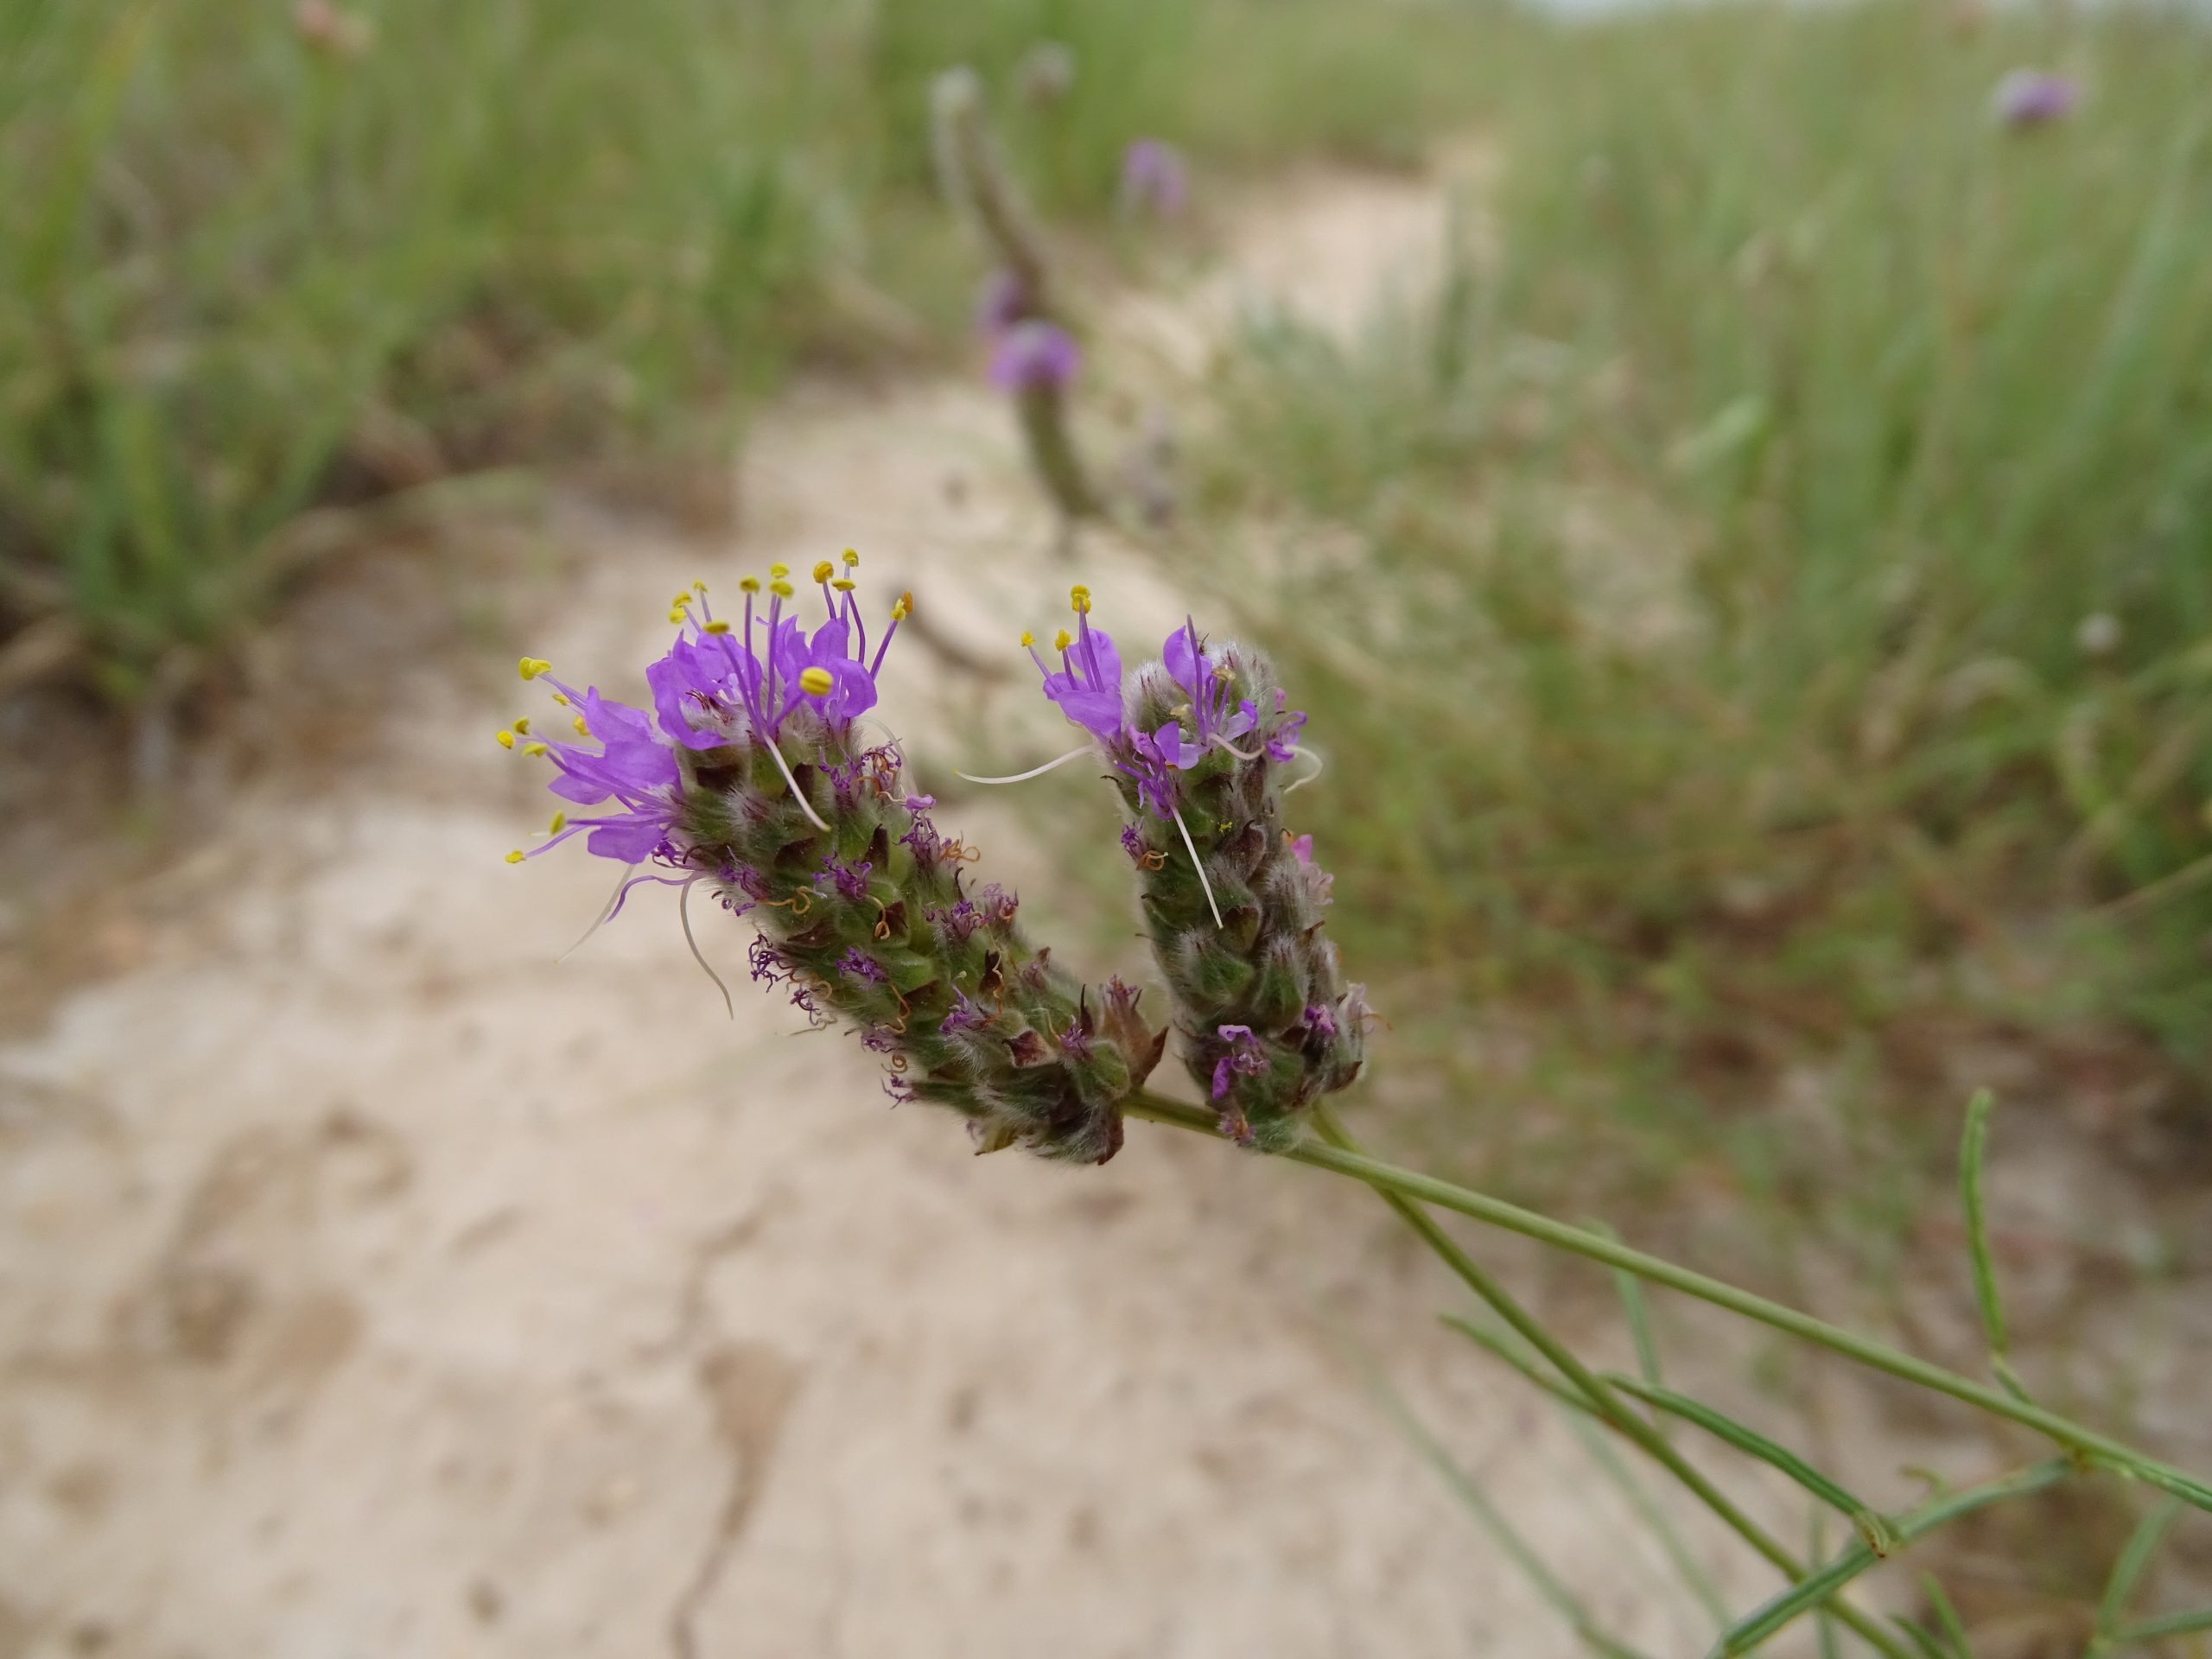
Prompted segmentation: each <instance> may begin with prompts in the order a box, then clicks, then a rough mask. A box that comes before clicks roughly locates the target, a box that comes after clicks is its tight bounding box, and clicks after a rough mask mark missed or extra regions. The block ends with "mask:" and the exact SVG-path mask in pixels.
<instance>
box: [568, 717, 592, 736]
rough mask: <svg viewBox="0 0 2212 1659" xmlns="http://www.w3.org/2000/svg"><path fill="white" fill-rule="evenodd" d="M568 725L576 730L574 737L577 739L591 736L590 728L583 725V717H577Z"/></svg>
mask: <svg viewBox="0 0 2212 1659" xmlns="http://www.w3.org/2000/svg"><path fill="white" fill-rule="evenodd" d="M569 725H571V726H573V727H575V728H576V735H577V736H578V737H589V736H590V735H591V728H590V727H589V726H588V725H586V724H585V723H584V717H583V716H582V715H577V716H576V717H575V719H574V720H572V721H569Z"/></svg>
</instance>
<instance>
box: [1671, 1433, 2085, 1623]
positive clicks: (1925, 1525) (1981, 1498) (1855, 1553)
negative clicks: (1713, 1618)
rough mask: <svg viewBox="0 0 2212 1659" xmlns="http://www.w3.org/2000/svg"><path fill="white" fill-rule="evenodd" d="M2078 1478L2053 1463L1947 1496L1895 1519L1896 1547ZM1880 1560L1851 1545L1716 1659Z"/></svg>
mask: <svg viewBox="0 0 2212 1659" xmlns="http://www.w3.org/2000/svg"><path fill="white" fill-rule="evenodd" d="M2075 1472H2076V1467H2075V1464H2074V1463H2073V1462H2072V1460H2071V1459H2066V1458H2049V1459H2044V1461H2043V1462H2041V1463H2034V1464H2030V1465H2028V1466H2027V1467H2026V1468H2024V1469H2019V1470H2016V1471H2013V1472H2012V1474H2009V1475H2005V1476H2001V1477H1999V1478H1997V1479H1995V1480H1992V1481H1986V1482H1984V1483H1983V1484H1980V1485H1978V1486H1969V1487H1967V1488H1965V1489H1964V1490H1963V1491H1956V1492H1949V1493H1946V1494H1945V1495H1944V1496H1942V1497H1938V1498H1936V1499H1934V1500H1932V1501H1931V1502H1929V1503H1923V1504H1922V1505H1921V1506H1920V1507H1919V1508H1918V1509H1916V1510H1910V1512H1908V1513H1906V1514H1904V1515H1901V1516H1897V1518H1896V1520H1895V1521H1894V1522H1892V1523H1891V1524H1892V1526H1893V1528H1894V1529H1895V1531H1896V1534H1897V1542H1898V1545H1899V1547H1903V1546H1904V1545H1906V1544H1910V1543H1911V1542H1913V1541H1915V1540H1916V1539H1919V1538H1924V1537H1926V1536H1927V1535H1929V1533H1931V1532H1934V1531H1936V1530H1937V1529H1940V1528H1942V1527H1943V1526H1946V1525H1948V1523H1949V1522H1953V1521H1955V1520H1957V1519H1958V1518H1959V1517H1960V1516H1962V1515H1967V1514H1971V1513H1972V1512H1973V1511H1974V1510H1979V1509H1981V1508H1984V1507H1986V1505H1988V1504H1991V1503H2001V1502H2003V1501H2004V1500H2005V1499H2006V1498H2012V1497H2024V1496H2025V1495H2026V1494H2028V1493H2030V1492H2035V1491H2042V1490H2043V1489H2044V1487H2046V1486H2049V1485H2051V1484H2054V1483H2056V1482H2057V1481H2061V1480H2063V1479H2064V1478H2066V1477H2067V1476H2068V1475H2069V1474H2073V1473H2075ZM1880 1559H1881V1558H1880V1557H1879V1556H1878V1555H1876V1554H1874V1552H1873V1551H1872V1549H1870V1548H1867V1547H1866V1540H1865V1539H1864V1538H1855V1539H1853V1541H1851V1543H1850V1545H1849V1547H1847V1548H1846V1549H1845V1550H1844V1552H1843V1553H1842V1554H1840V1555H1839V1556H1837V1557H1836V1558H1835V1560H1833V1561H1830V1562H1829V1563H1828V1564H1827V1566H1826V1567H1821V1568H1818V1569H1817V1570H1815V1572H1813V1573H1808V1574H1807V1575H1806V1577H1804V1578H1803V1579H1802V1580H1799V1581H1798V1582H1797V1583H1796V1584H1795V1585H1793V1586H1790V1587H1789V1589H1787V1590H1785V1591H1783V1592H1782V1593H1781V1594H1780V1595H1778V1596H1776V1597H1774V1598H1773V1599H1770V1600H1769V1601H1767V1602H1765V1603H1764V1604H1763V1605H1760V1606H1758V1607H1756V1608H1754V1609H1753V1610H1752V1611H1751V1612H1750V1613H1749V1614H1747V1615H1745V1618H1742V1619H1741V1620H1739V1621H1738V1623H1737V1624H1734V1625H1732V1626H1731V1627H1730V1628H1729V1629H1728V1630H1726V1631H1725V1632H1723V1633H1722V1635H1721V1637H1720V1640H1719V1643H1717V1644H1715V1646H1714V1647H1713V1656H1714V1659H1733V1656H1736V1655H1738V1654H1745V1653H1750V1652H1752V1651H1754V1650H1755V1649H1758V1647H1759V1646H1760V1645H1761V1644H1762V1643H1765V1642H1768V1641H1770V1640H1771V1639H1772V1638H1773V1637H1775V1636H1776V1635H1777V1634H1778V1633H1779V1632H1781V1631H1782V1630H1784V1629H1786V1628H1787V1627H1788V1626H1789V1625H1790V1624H1793V1623H1795V1622H1796V1620H1797V1619H1798V1618H1801V1617H1802V1615H1804V1614H1805V1613H1808V1612H1810V1611H1812V1610H1814V1609H1815V1608H1816V1607H1819V1606H1821V1605H1825V1604H1826V1603H1827V1602H1828V1601H1830V1600H1832V1599H1834V1597H1835V1595H1836V1594H1837V1593H1838V1592H1840V1591H1841V1590H1842V1589H1843V1588H1844V1586H1847V1585H1848V1584H1849V1583H1850V1582H1851V1581H1852V1580H1853V1579H1856V1578H1857V1577H1859V1574H1861V1573H1865V1572H1866V1570H1867V1569H1868V1568H1869V1567H1873V1566H1875V1565H1876V1564H1877V1563H1878V1561H1879V1560H1880Z"/></svg>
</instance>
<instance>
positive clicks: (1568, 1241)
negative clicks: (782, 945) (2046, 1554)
mask: <svg viewBox="0 0 2212 1659" xmlns="http://www.w3.org/2000/svg"><path fill="white" fill-rule="evenodd" d="M1122 1110H1123V1111H1124V1112H1125V1113H1126V1114H1127V1115H1128V1116H1131V1117H1139V1118H1144V1119H1147V1120H1148V1121H1150V1122H1154V1123H1166V1124H1171V1125H1173V1127H1175V1128H1182V1129H1191V1130H1194V1131H1197V1132H1198V1133H1200V1134H1203V1135H1208V1136H1217V1135H1218V1133H1219V1130H1218V1127H1217V1124H1216V1123H1215V1121H1214V1117H1213V1114H1212V1113H1211V1112H1208V1111H1205V1110H1203V1109H1199V1108H1198V1107H1195V1106H1185V1105H1184V1104H1182V1103H1180V1102H1178V1101H1173V1100H1168V1099H1166V1098H1164V1097H1163V1096H1159V1095H1155V1094H1153V1093H1152V1092H1151V1091H1150V1090H1138V1091H1137V1092H1136V1093H1135V1094H1134V1095H1132V1096H1129V1098H1128V1100H1127V1101H1125V1102H1124V1103H1123V1104H1122ZM1279 1155H1280V1156H1282V1157H1285V1158H1288V1159H1290V1160H1293V1161H1294V1162H1297V1163H1301V1164H1310V1165H1312V1166H1313V1167H1315V1168H1316V1169H1325V1170H1328V1171H1330V1172H1331V1173H1334V1174H1338V1175H1349V1176H1351V1178H1352V1179H1355V1180H1359V1181H1364V1182H1365V1183H1367V1185H1370V1186H1372V1187H1374V1188H1376V1190H1377V1191H1378V1192H1382V1193H1383V1194H1384V1195H1385V1196H1386V1197H1389V1198H1394V1199H1402V1200H1407V1201H1408V1202H1409V1203H1411V1204H1415V1205H1419V1204H1433V1205H1437V1206H1438V1207H1439V1208H1440V1209H1445V1210H1451V1211H1456V1212H1457V1213H1459V1214H1460V1215H1463V1216H1468V1217H1472V1218H1473V1219H1475V1220H1477V1221H1480V1222H1485V1223H1487V1224H1490V1225H1491V1226H1493V1227H1502V1228H1503V1229H1505V1230H1507V1231H1508V1232H1514V1233H1519V1234H1521V1235H1522V1236H1523V1237H1525V1238H1533V1239H1535V1240H1536V1241H1537V1242H1538V1243H1542V1244H1548V1245H1551V1246H1552V1247H1553V1248H1554V1249H1562V1250H1567V1251H1568V1252H1570V1253H1572V1254H1573V1255H1580V1256H1585V1257H1587V1258H1588V1259H1589V1260H1591V1261H1592V1262H1601V1263H1603V1264H1604V1265H1605V1266H1606V1267H1609V1268H1624V1269H1625V1270H1627V1271H1628V1272H1630V1273H1632V1274H1636V1275H1637V1277H1638V1278H1639V1279H1643V1280H1644V1281H1647V1282H1649V1283H1651V1284H1655V1285H1664V1286H1666V1287H1668V1288H1669V1289H1670V1290H1678V1291H1680V1292H1681V1293H1682V1294H1684V1295H1686V1296H1694V1297H1696V1298H1697V1299H1698V1300H1700V1301H1707V1302H1711V1303H1712V1304H1713V1306H1716V1307H1725V1308H1726V1309H1727V1310H1728V1311H1729V1312H1731V1313H1739V1314H1741V1315H1743V1316H1744V1317H1745V1319H1756V1320H1758V1322H1759V1323H1760V1324H1762V1325H1771V1326H1773V1327H1774V1328H1775V1329H1776V1330H1777V1331H1785V1332H1789V1334H1790V1335H1791V1336H1794V1337H1798V1338H1802V1339H1803V1340H1805V1341H1807V1342H1810V1343H1813V1344H1816V1345H1818V1346H1820V1347H1822V1348H1826V1349H1828V1350H1829V1351H1832V1352H1834V1353H1839V1354H1841V1355H1843V1356H1844V1357H1846V1358H1847V1359H1853V1360H1856V1361H1858V1362H1859V1363H1860V1364H1862V1365H1866V1366H1869V1367H1871V1368H1872V1369H1873V1370H1878V1371H1886V1372H1887V1373H1889V1375H1891V1376H1896V1377H1901V1378H1903V1379H1904V1381H1905V1382H1908V1383H1918V1384H1919V1385H1920V1386H1921V1387H1923V1388H1926V1389H1934V1390H1935V1391H1936V1393H1938V1394H1948V1395H1950V1396H1951V1397H1952V1398H1953V1399H1955V1400H1963V1401H1964V1402H1967V1404H1968V1405H1971V1406H1979V1407H1980V1408H1982V1409H1983V1410H1984V1411H1986V1412H1988V1413H1989V1414H1992V1415H1993V1416H1997V1417H2003V1418H2007V1419H2009V1420H2010V1421H2013V1422H2016V1423H2018V1424H2020V1425H2021V1426H2022V1427H2026V1428H2032V1429H2034V1430H2035V1431H2036V1432H2037V1433H2040V1434H2044V1435H2046V1436H2048V1437H2049V1438H2050V1439H2051V1440H2055V1441H2056V1442H2057V1443H2058V1444H2059V1445H2060V1446H2063V1447H2064V1448H2065V1449H2066V1450H2067V1451H2068V1452H2070V1453H2071V1454H2073V1455H2074V1456H2075V1457H2076V1458H2079V1459H2084V1460H2086V1461H2088V1462H2090V1463H2094V1464H2096V1465H2100V1466H2101V1467H2103V1468H2106V1469H2109V1470H2111V1471H2113V1472H2114V1473H2116V1474H2120V1475H2123V1476H2126V1477H2129V1478H2133V1479H2137V1480H2141V1481H2144V1482H2145V1483H2146V1484H2150V1485H2152V1486H2155V1487H2157V1488H2158V1490H2159V1491H2163V1492H2167V1493H2171V1495H2172V1496H2174V1497H2178V1498H2180V1499H2181V1500H2182V1501H2183V1502H2184V1503H2190V1504H2192V1505H2194V1506H2195V1507H2196V1508H2197V1509H2200V1510H2205V1511H2207V1512H2208V1513H2212V1486H2208V1485H2206V1484H2205V1483H2204V1482H2202V1480H2199V1479H2197V1478H2195V1477H2193V1476H2191V1475H2189V1474H2186V1473H2184V1472H2183V1471H2181V1470H2179V1469H2176V1468H2174V1467H2173V1466H2171V1465H2169V1464H2165V1463H2161V1462H2160V1461H2158V1459H2155V1458H2152V1457H2149V1456H2147V1455H2145V1453H2143V1452H2138V1451H2136V1450H2135V1449H2134V1448H2133V1446H2127V1445H2126V1444H2124V1443H2123V1442H2121V1441H2119V1440H2113V1438H2112V1437H2111V1436H2109V1435H2107V1434H2101V1433H2098V1432H2097V1431H2096V1430H2094V1429H2092V1428H2088V1427H2084V1426H2083V1425H2082V1424H2080V1423H2077V1422H2075V1421H2073V1420H2072V1419H2070V1418H2067V1417H2063V1416H2061V1415H2059V1414H2058V1413H2056V1412H2055V1411H2051V1410H2049V1409H2047V1408H2044V1407H2042V1406H2038V1405H2036V1404H2034V1403H2033V1402H2030V1401H2025V1400H2016V1399H2014V1398H2013V1397H2012V1395H2009V1394H2005V1393H2004V1392H2002V1391H2001V1390H1999V1389H1993V1388H1988V1387H1986V1386H1984V1385H1983V1384H1981V1383H1975V1382H1973V1381H1972V1380H1970V1379H1968V1378H1967V1377H1963V1376H1959V1375H1958V1374H1957V1373H1956V1372H1955V1371H1948V1370H1944V1369H1943V1368H1942V1366H1940V1365H1936V1364H1931V1363H1929V1362H1928V1361H1927V1360H1924V1359H1916V1358H1915V1357H1913V1356H1912V1355H1910V1354H1908V1353H1904V1352H1902V1351H1899V1350H1897V1349H1895V1348H1891V1347H1890V1346H1888V1345H1887V1344H1884V1343H1879V1342H1876V1341H1874V1340H1873V1339H1872V1338H1868V1337H1862V1336H1859V1334H1857V1333H1856V1332H1851V1331H1847V1330H1845V1329H1844V1328H1843V1327H1842V1326H1840V1325H1830V1324H1829V1323H1828V1322H1827V1320H1825V1319H1815V1318H1814V1317H1813V1316H1812V1315H1811V1314H1809V1313H1800V1312H1798V1311H1797V1309H1796V1308H1794V1307H1789V1306H1785V1305H1784V1304H1783V1303H1781V1302H1777V1301H1770V1300H1768V1299H1767V1298H1766V1297H1764V1296H1759V1295H1755V1294H1753V1293H1751V1291H1748V1290H1742V1289H1738V1287H1736V1286H1734V1285H1731V1284H1728V1283H1726V1282H1725V1281H1722V1280H1719V1279H1713V1278H1708V1277H1707V1275H1705V1274H1701V1273H1696V1272H1694V1271H1692V1270H1691V1269H1690V1268H1683V1267H1677V1266H1676V1265H1675V1263H1673V1262H1667V1261H1662V1260H1661V1259H1660V1258H1659V1257H1658V1256H1656V1255H1645V1254H1644V1253H1643V1251H1642V1250H1638V1249H1630V1247H1629V1246H1628V1245H1625V1244H1622V1243H1617V1242H1616V1241H1614V1240H1612V1239H1610V1238H1606V1237H1605V1236H1603V1235H1601V1234H1598V1233H1593V1232H1591V1231H1588V1230H1586V1229H1584V1228H1580V1227H1573V1226H1570V1225H1568V1224H1567V1223H1565V1222H1561V1221H1554V1220H1553V1219H1552V1218H1551V1217H1549V1216H1544V1215H1539V1214H1538V1213H1537V1212H1536V1211H1533V1210H1524V1209H1522V1207H1521V1206H1520V1205H1516V1204H1508V1203H1506V1202H1505V1200H1503V1198H1491V1197H1489V1196H1488V1195H1486V1194H1484V1193H1481V1192H1471V1191H1469V1190H1468V1189H1467V1188H1465V1187H1464V1186H1456V1185H1452V1183H1451V1182H1449V1181H1440V1180H1438V1179H1436V1178H1435V1177H1433V1176H1430V1175H1423V1174H1420V1173H1417V1172H1415V1171H1414V1170H1410V1169H1402V1168H1400V1167H1399V1166H1397V1165H1395V1164H1387V1163H1384V1162H1383V1161H1382V1160H1379V1159H1375V1158H1370V1157H1367V1156H1365V1155H1364V1154H1361V1153H1357V1152H1351V1151H1348V1150H1346V1149H1344V1147H1334V1146H1325V1145H1321V1144H1318V1143H1316V1142H1313V1141H1306V1142H1304V1143H1302V1144H1300V1145H1299V1146H1297V1147H1293V1148H1292V1149H1291V1150H1290V1151H1288V1152H1287V1153H1283V1154H1279ZM1401 1213H1404V1211H1401ZM1409 1219H1410V1218H1409ZM1422 1220H1423V1221H1427V1217H1426V1216H1424V1217H1422ZM1430 1225H1432V1226H1433V1223H1430ZM1424 1236H1427V1235H1426V1234H1424ZM1438 1236H1439V1237H1441V1236H1442V1235H1441V1234H1439V1235H1438ZM1444 1242H1445V1243H1447V1244H1448V1243H1450V1240H1449V1239H1448V1238H1447V1239H1445V1241H1444ZM1453 1248H1454V1249H1456V1248H1457V1247H1456V1246H1454V1247H1453ZM1477 1271H1478V1272H1479V1271H1480V1269H1479V1268H1478V1269H1477Z"/></svg>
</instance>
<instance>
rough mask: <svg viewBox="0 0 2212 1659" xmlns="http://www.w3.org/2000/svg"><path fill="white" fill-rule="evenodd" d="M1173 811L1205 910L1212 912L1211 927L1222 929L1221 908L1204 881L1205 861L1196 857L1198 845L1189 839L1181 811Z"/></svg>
mask: <svg viewBox="0 0 2212 1659" xmlns="http://www.w3.org/2000/svg"><path fill="white" fill-rule="evenodd" d="M1173 813H1174V817H1175V827H1176V828H1177V829H1180V830H1181V831H1182V832H1183V845H1184V846H1185V848H1187V849H1189V850H1190V854H1191V868H1192V869H1194V870H1196V871H1197V872H1198V887H1199V890H1200V891H1201V892H1203V893H1205V896H1206V908H1207V909H1208V910H1210V911H1211V912H1213V925H1215V926H1216V927H1224V926H1226V925H1227V924H1226V923H1224V921H1223V920H1222V919H1221V906H1219V905H1217V904H1216V903H1214V901H1213V883H1212V882H1211V881H1209V880H1206V867H1205V860H1204V859H1202V858H1200V857H1199V856H1198V842H1195V841H1192V839H1191V826H1190V825H1189V824H1187V823H1184V822H1183V809H1182V808H1181V807H1176V808H1174V809H1173Z"/></svg>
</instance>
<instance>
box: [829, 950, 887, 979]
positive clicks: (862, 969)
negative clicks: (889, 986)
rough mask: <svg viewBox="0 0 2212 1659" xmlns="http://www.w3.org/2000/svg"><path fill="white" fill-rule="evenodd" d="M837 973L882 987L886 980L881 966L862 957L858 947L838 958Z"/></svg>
mask: <svg viewBox="0 0 2212 1659" xmlns="http://www.w3.org/2000/svg"><path fill="white" fill-rule="evenodd" d="M837 971H838V972H839V973H841V974H843V975H845V976H847V977H848V978H850V979H861V980H866V981H867V982H868V983H869V984H871V985H880V984H882V983H883V982H884V979H885V974H884V971H883V969H882V966H881V964H880V963H876V962H874V961H873V960H872V959H870V958H869V957H866V956H864V955H862V954H861V949H860V947H859V946H858V945H854V946H852V947H851V948H850V949H849V950H847V951H846V952H845V954H844V955H843V956H842V957H838V958H837Z"/></svg>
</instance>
